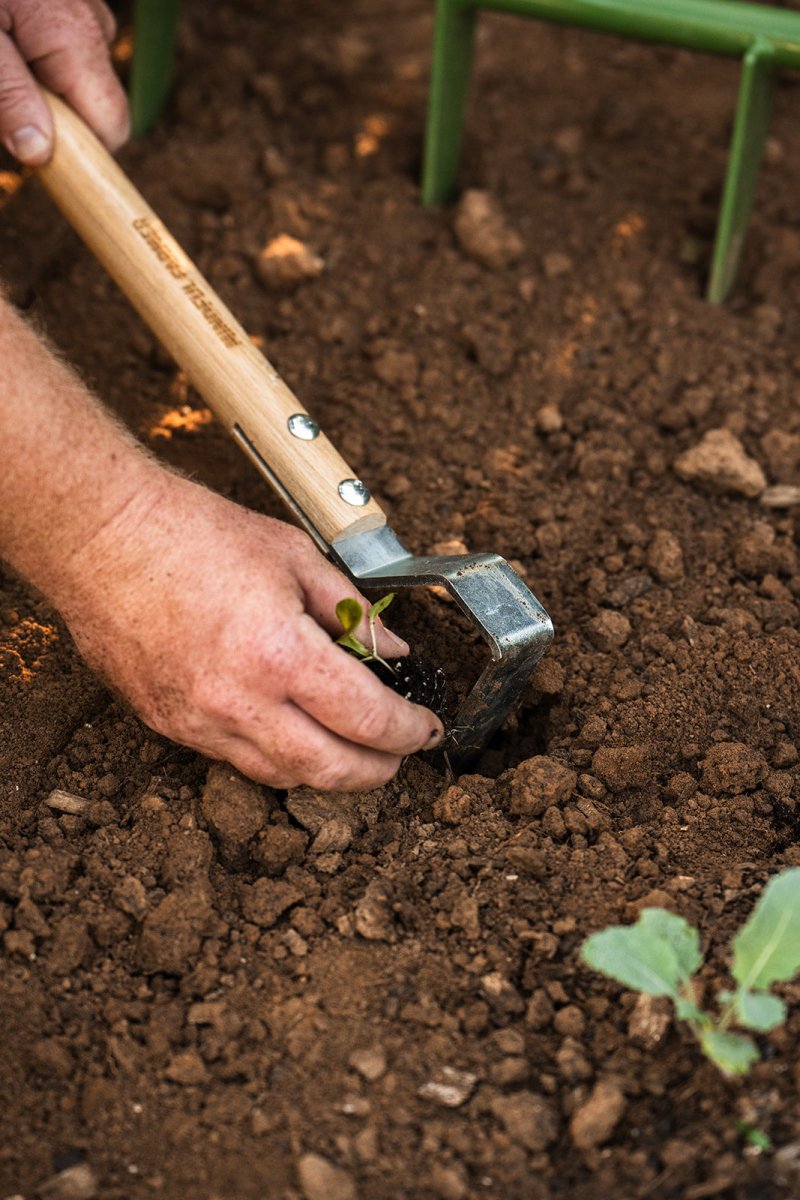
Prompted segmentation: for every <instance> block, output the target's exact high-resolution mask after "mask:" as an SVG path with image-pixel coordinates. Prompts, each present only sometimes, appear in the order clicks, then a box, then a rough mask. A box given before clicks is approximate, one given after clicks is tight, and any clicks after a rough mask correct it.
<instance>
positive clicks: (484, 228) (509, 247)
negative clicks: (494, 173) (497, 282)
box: [454, 188, 525, 271]
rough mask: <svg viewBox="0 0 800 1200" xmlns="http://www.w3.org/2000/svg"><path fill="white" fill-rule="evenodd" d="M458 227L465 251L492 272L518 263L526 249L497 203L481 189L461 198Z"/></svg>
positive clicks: (469, 192) (458, 234) (456, 221)
mask: <svg viewBox="0 0 800 1200" xmlns="http://www.w3.org/2000/svg"><path fill="white" fill-rule="evenodd" d="M454 228H455V232H456V237H457V238H458V241H459V244H460V245H461V248H462V250H464V252H465V253H466V254H468V255H469V256H470V257H471V258H474V259H477V261H478V262H480V263H482V264H483V265H484V266H485V267H490V268H491V269H492V270H496V271H499V270H503V269H504V268H505V267H508V266H510V265H511V263H513V262H516V261H517V259H518V258H520V257H521V255H522V252H523V250H524V248H525V247H524V243H523V241H522V239H521V238H520V236H519V234H518V233H516V232H515V231H514V230H513V229H512V228H511V227H510V226H509V224H508V221H507V219H506V217H505V216H504V214H503V213H502V212H501V210H500V208H499V206H498V204H497V202H496V201H495V200H494V199H493V198H492V197H491V196H490V195H489V193H488V192H483V191H479V190H478V189H477V188H470V189H468V190H467V191H466V192H464V195H463V196H462V197H461V200H460V201H459V204H458V208H457V209H456V214H455V218H454Z"/></svg>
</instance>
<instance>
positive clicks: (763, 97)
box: [706, 40, 775, 304]
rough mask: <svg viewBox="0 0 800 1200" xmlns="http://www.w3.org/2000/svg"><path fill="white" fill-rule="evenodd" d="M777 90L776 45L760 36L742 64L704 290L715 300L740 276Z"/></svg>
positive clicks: (714, 302) (726, 291) (722, 297)
mask: <svg viewBox="0 0 800 1200" xmlns="http://www.w3.org/2000/svg"><path fill="white" fill-rule="evenodd" d="M774 90H775V56H774V54H773V53H772V46H771V45H770V43H769V42H763V41H760V40H757V41H755V42H754V43H753V45H752V46H751V48H750V49H749V50H748V52H747V54H746V55H745V58H744V63H743V64H742V81H741V85H740V87H739V99H738V102H737V105H736V120H735V122H734V127H733V137H732V139H731V148H730V153H729V155H728V173H727V176H726V178H725V188H724V190H723V193H722V203H721V204H720V210H719V220H718V222H717V236H716V239H715V242H714V255H713V258H712V262H711V272H710V275H709V280H708V289H707V291H706V298H707V299H708V300H709V301H710V302H711V303H712V304H722V303H723V301H724V300H725V299H726V297H727V295H728V292H729V291H730V289H731V287H732V286H733V281H734V279H735V278H736V271H737V268H738V266H739V259H740V257H741V252H742V244H743V242H744V235H745V229H746V227H747V218H748V217H749V215H750V209H751V207H752V204H753V197H754V196H755V191H756V184H757V182H758V168H759V166H760V164H761V153H762V150H763V148H764V142H765V141H766V137H767V130H768V127H769V119H770V116H771V113H772V96H773V93H774Z"/></svg>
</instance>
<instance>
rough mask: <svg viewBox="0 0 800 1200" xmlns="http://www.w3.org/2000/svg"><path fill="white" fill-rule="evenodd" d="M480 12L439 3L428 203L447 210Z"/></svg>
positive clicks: (425, 179)
mask: <svg viewBox="0 0 800 1200" xmlns="http://www.w3.org/2000/svg"><path fill="white" fill-rule="evenodd" d="M475 16H476V14H475V9H474V8H465V7H464V5H463V4H459V3H453V2H452V0H437V5H436V32H435V35H434V41H433V63H432V66H431V91H430V101H429V103H428V129H427V133H426V136H425V163H424V166H423V171H422V203H423V204H444V203H446V202H447V201H448V200H450V199H451V198H452V195H453V191H454V189H455V181H456V170H457V168H458V155H459V151H460V149H461V133H462V127H463V124H464V105H465V103H466V98H467V88H468V86H469V74H470V68H471V66H472V47H473V42H474V40H475Z"/></svg>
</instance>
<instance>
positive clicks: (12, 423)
mask: <svg viewBox="0 0 800 1200" xmlns="http://www.w3.org/2000/svg"><path fill="white" fill-rule="evenodd" d="M0 363H2V372H1V373H0V447H2V453H3V470H2V472H0V555H2V557H4V558H6V559H7V560H8V561H9V562H10V563H12V565H13V566H14V567H16V568H17V570H19V571H20V572H21V573H22V574H23V575H25V576H26V578H28V579H30V580H31V582H33V583H35V584H36V585H37V587H39V588H40V589H41V590H42V591H43V592H45V594H46V595H48V596H49V597H50V598H51V599H52V600H53V601H54V603H56V604H58V605H60V606H64V605H66V604H67V603H68V601H69V591H70V589H71V587H72V585H73V582H74V581H73V579H72V564H73V563H74V562H75V561H76V556H77V555H78V554H79V552H81V551H83V550H85V548H86V547H87V546H88V545H89V544H90V543H91V542H92V540H93V539H94V538H96V537H97V536H98V535H99V534H100V533H101V531H102V529H103V528H104V526H106V525H108V524H109V523H111V522H115V521H116V520H117V519H118V518H119V516H120V514H122V513H123V511H125V510H126V509H129V508H135V507H145V506H147V505H148V504H149V503H152V502H153V501H154V500H155V499H156V498H157V494H158V492H159V489H160V479H161V476H162V474H163V468H161V467H160V466H159V465H158V464H157V463H156V462H155V461H154V460H153V459H152V458H151V457H150V456H149V455H147V453H146V452H145V451H144V450H143V449H142V447H140V446H139V444H138V443H137V442H136V441H135V440H134V439H133V438H132V437H131V435H130V434H129V433H127V431H126V430H124V429H123V428H122V426H120V425H119V424H118V423H117V422H116V421H115V420H114V419H113V418H112V417H111V416H110V414H109V413H108V412H107V411H106V410H105V409H103V407H102V406H101V405H100V404H99V403H98V402H97V401H96V400H95V399H94V397H93V396H91V394H90V393H89V392H88V390H87V389H86V388H85V387H84V385H83V384H82V383H81V381H80V380H79V379H78V378H77V376H76V375H75V373H74V372H73V371H71V370H70V369H69V368H68V367H67V366H65V365H64V364H63V363H61V362H60V361H59V360H58V359H57V358H56V357H55V356H54V355H53V354H52V353H51V352H50V351H49V349H48V348H47V347H46V346H45V345H44V343H43V342H42V340H41V339H40V338H39V337H37V335H36V334H35V333H34V332H33V330H32V329H31V328H30V327H29V326H28V325H27V324H26V322H25V321H23V320H22V319H21V317H20V316H19V315H18V314H17V313H15V312H14V310H13V309H12V308H11V306H10V305H9V304H8V303H7V302H6V301H4V300H2V299H1V298H0Z"/></svg>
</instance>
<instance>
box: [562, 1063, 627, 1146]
mask: <svg viewBox="0 0 800 1200" xmlns="http://www.w3.org/2000/svg"><path fill="white" fill-rule="evenodd" d="M625 1104H626V1101H625V1093H624V1092H623V1091H622V1089H621V1088H620V1087H619V1085H618V1084H616V1083H613V1082H611V1081H609V1080H604V1079H601V1080H599V1081H598V1082H597V1083H596V1084H595V1086H594V1088H593V1090H592V1093H591V1095H590V1096H589V1098H588V1099H587V1100H585V1101H584V1102H583V1104H581V1105H580V1107H579V1108H577V1109H576V1110H575V1112H574V1113H573V1116H572V1120H571V1121H570V1123H569V1133H570V1137H571V1138H572V1144H573V1145H574V1146H575V1147H576V1149H578V1150H593V1149H594V1148H595V1146H601V1145H602V1144H603V1142H606V1141H608V1139H609V1138H610V1137H611V1134H612V1133H613V1132H614V1130H615V1128H616V1127H617V1125H618V1123H619V1121H620V1119H621V1118H622V1114H623V1113H624V1111H625Z"/></svg>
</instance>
